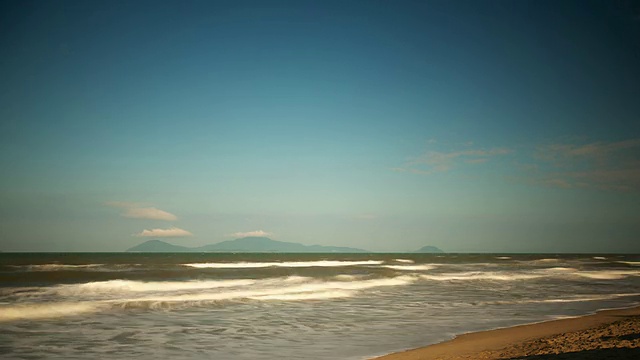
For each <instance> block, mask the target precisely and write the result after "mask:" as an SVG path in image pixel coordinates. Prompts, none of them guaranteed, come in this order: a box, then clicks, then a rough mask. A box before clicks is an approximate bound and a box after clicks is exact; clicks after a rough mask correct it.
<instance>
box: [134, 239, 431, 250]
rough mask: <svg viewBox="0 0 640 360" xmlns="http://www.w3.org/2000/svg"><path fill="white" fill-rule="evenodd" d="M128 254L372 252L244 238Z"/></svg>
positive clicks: (150, 245)
mask: <svg viewBox="0 0 640 360" xmlns="http://www.w3.org/2000/svg"><path fill="white" fill-rule="evenodd" d="M126 251H128V252H225V253H226V252H254V253H265V252H267V253H370V252H372V251H369V250H364V249H358V248H352V247H342V246H323V245H303V244H299V243H293V242H286V241H277V240H272V239H269V238H266V237H254V236H251V237H244V238H240V239H235V240H228V241H222V242H219V243H217V244H210V245H204V246H198V247H186V246H179V245H173V244H170V243H168V242H165V241H161V240H149V241H145V242H143V243H142V244H139V245H136V246H134V247H132V248H129V249H127V250H126ZM415 252H416V253H442V252H443V251H442V250H440V249H438V248H437V247H435V246H425V247H423V248H421V249H419V250H417V251H415Z"/></svg>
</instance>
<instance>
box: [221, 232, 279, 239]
mask: <svg viewBox="0 0 640 360" xmlns="http://www.w3.org/2000/svg"><path fill="white" fill-rule="evenodd" d="M271 235H272V234H271V233H269V232H266V231H262V230H256V231H247V232H236V233H233V234H231V236H232V237H235V238H244V237H250V236H257V237H264V236H271Z"/></svg>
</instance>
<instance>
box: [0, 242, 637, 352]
mask: <svg viewBox="0 0 640 360" xmlns="http://www.w3.org/2000/svg"><path fill="white" fill-rule="evenodd" d="M639 260H640V256H618V255H611V256H608V255H593V256H586V255H575V256H574V255H569V256H565V255H563V256H550V255H508V256H507V255H430V254H426V255H422V254H213V253H198V254H131V253H118V254H95V253H94V254H79V253H73V254H6V253H3V254H0V284H1V285H0V286H1V287H0V353H2V354H3V356H4V358H27V357H28V358H30V359H38V358H71V359H73V358H82V359H86V358H89V357H96V358H101V359H105V358H106V359H116V358H117V359H120V358H123V357H125V356H126V357H132V356H136V357H139V358H144V359H151V358H158V357H161V358H169V357H171V358H174V359H201V358H202V359H205V358H206V359H210V358H215V359H273V358H280V357H289V358H298V359H326V358H342V359H362V358H367V357H370V356H374V355H379V354H384V353H388V352H391V351H397V350H401V349H406V348H411V347H417V346H422V345H426V344H429V343H434V342H438V341H442V340H445V339H447V338H450V337H452V336H454V335H455V334H459V333H463V332H468V331H476V330H482V329H489V328H496V327H503V326H509V325H514V324H521V323H527V322H534V321H541V320H546V319H551V318H555V317H562V316H573V315H582V314H586V313H590V312H593V311H595V310H597V309H601V308H613V307H624V306H630V305H634V304H637V303H638V301H639V300H640V261H639Z"/></svg>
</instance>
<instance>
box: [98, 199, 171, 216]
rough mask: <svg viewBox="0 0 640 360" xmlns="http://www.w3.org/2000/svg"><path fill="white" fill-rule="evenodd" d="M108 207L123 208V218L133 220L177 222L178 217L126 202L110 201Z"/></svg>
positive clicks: (156, 209)
mask: <svg viewBox="0 0 640 360" xmlns="http://www.w3.org/2000/svg"><path fill="white" fill-rule="evenodd" d="M106 204H107V205H108V206H112V207H118V208H122V209H124V210H125V211H124V212H123V213H122V216H124V217H127V218H132V219H150V220H164V221H175V220H177V219H178V217H177V216H175V215H173V214H172V213H170V212H166V211H164V210H160V209H158V208H155V207H150V206H145V205H143V204H139V203H132V202H126V201H110V202H107V203H106Z"/></svg>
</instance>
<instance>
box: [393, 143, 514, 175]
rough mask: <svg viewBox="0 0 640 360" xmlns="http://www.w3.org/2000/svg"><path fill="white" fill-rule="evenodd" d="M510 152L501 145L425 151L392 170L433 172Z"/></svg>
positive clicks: (478, 161)
mask: <svg viewBox="0 0 640 360" xmlns="http://www.w3.org/2000/svg"><path fill="white" fill-rule="evenodd" d="M465 145H466V146H471V145H473V143H472V142H469V143H466V144H465ZM511 152H512V150H510V149H507V148H503V147H497V148H490V149H465V150H456V151H427V152H425V153H424V154H422V155H420V156H418V157H415V158H413V159H410V160H409V161H407V162H406V163H405V164H404V165H402V166H400V167H396V168H394V169H393V170H394V171H400V172H410V173H414V174H434V173H440V172H446V171H449V170H451V169H453V168H455V167H460V166H465V165H474V164H482V163H486V162H488V161H490V160H491V159H492V158H495V157H497V156H502V155H507V154H509V153H511Z"/></svg>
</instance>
